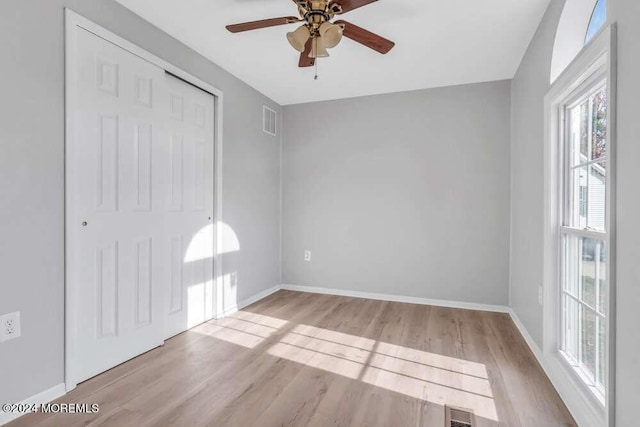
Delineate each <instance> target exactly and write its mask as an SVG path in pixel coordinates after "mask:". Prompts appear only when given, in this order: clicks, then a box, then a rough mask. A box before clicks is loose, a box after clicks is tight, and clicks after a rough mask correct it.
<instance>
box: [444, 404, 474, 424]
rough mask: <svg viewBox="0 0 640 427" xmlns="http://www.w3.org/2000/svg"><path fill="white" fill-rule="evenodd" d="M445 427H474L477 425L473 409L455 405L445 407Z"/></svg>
mask: <svg viewBox="0 0 640 427" xmlns="http://www.w3.org/2000/svg"><path fill="white" fill-rule="evenodd" d="M444 418H445V424H444V425H445V427H474V426H475V425H476V420H475V416H474V415H473V411H471V410H469V409H464V408H456V407H455V406H449V405H445V407H444Z"/></svg>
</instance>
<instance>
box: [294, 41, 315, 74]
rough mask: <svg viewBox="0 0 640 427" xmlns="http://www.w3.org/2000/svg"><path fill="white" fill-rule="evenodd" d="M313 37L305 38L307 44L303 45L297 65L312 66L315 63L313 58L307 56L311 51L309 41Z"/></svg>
mask: <svg viewBox="0 0 640 427" xmlns="http://www.w3.org/2000/svg"><path fill="white" fill-rule="evenodd" d="M312 41H313V37H312V38H310V39H309V40H307V44H305V45H304V52H302V53H301V54H300V61H298V67H313V66H314V65H315V64H316V60H315V58H309V54H310V53H311V43H312Z"/></svg>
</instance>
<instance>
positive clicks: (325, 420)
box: [10, 291, 576, 427]
mask: <svg viewBox="0 0 640 427" xmlns="http://www.w3.org/2000/svg"><path fill="white" fill-rule="evenodd" d="M57 402H65V403H89V404H92V403H98V404H100V411H99V412H98V413H97V414H64V415H51V414H29V415H26V416H23V417H22V418H20V419H18V420H16V421H14V422H13V423H12V424H10V425H11V426H69V427H72V426H81V425H94V426H98V425H100V426H172V425H175V426H191V425H194V426H239V427H245V426H303V425H310V426H330V425H337V426H434V427H440V426H443V425H444V406H443V405H444V404H447V403H448V404H452V405H455V406H462V407H466V408H470V409H473V410H474V412H475V413H476V416H477V425H478V426H481V427H485V426H535V427H539V426H545V427H551V426H569V425H570V426H574V425H576V424H575V422H574V420H573V419H572V418H571V415H570V414H569V412H568V411H567V409H566V407H565V406H564V404H563V403H562V401H561V400H560V398H559V397H558V395H557V393H556V392H555V390H554V389H553V387H552V385H551V384H550V382H549V380H548V379H547V378H546V376H545V375H544V373H543V371H542V369H541V368H540V366H539V365H538V364H537V362H536V360H535V359H534V356H533V355H532V353H531V352H530V351H529V349H528V347H527V345H526V343H525V342H524V340H523V338H522V337H521V336H520V334H519V333H518V331H517V330H516V327H515V325H514V324H513V323H512V321H511V319H510V318H509V316H508V315H506V314H500V313H488V312H481V311H473V310H459V309H450V308H442V307H432V306H422V305H413V304H404V303H394V302H384V301H373V300H367V299H358V298H348V297H338V296H329V295H316V294H310V293H300V292H290V291H280V292H277V293H276V294H273V295H271V296H269V297H268V298H266V299H264V300H262V301H260V302H258V303H256V304H254V305H252V306H250V307H248V308H246V309H244V310H242V311H240V312H238V313H236V314H234V315H232V316H230V317H228V318H225V319H221V320H216V321H211V322H208V323H205V324H203V325H200V326H198V327H196V328H194V329H192V330H190V331H188V332H185V333H183V334H180V335H178V336H176V337H175V338H172V339H170V340H168V341H167V342H166V344H165V345H164V346H163V347H161V348H158V349H155V350H152V351H150V352H148V353H145V354H143V355H141V356H139V357H137V358H135V359H133V360H131V361H129V362H127V363H124V364H122V365H120V366H117V367H116V368H114V369H112V370H110V371H108V372H105V373H103V374H102V375H99V376H97V377H95V378H92V379H90V380H88V381H86V382H84V383H82V384H80V385H79V386H78V387H77V388H76V389H75V390H73V391H72V392H71V393H69V394H67V395H66V396H64V397H62V398H60V399H58V400H57Z"/></svg>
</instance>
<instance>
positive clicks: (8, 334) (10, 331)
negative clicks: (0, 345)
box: [0, 311, 20, 342]
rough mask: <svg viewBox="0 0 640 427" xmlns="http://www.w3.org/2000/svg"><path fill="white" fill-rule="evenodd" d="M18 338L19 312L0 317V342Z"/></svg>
mask: <svg viewBox="0 0 640 427" xmlns="http://www.w3.org/2000/svg"><path fill="white" fill-rule="evenodd" d="M19 336H20V312H19V311H16V312H14V313H9V314H4V315H2V316H0V342H2V341H7V340H11V339H14V338H18V337H19Z"/></svg>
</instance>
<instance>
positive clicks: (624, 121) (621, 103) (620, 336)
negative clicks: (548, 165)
mask: <svg viewBox="0 0 640 427" xmlns="http://www.w3.org/2000/svg"><path fill="white" fill-rule="evenodd" d="M563 3H564V2H563V1H562V0H552V1H551V4H550V6H549V9H548V10H547V13H546V15H545V17H544V19H543V21H542V23H541V25H540V27H539V29H538V32H537V33H536V36H535V37H534V39H533V41H532V43H531V45H530V47H529V50H528V52H527V54H526V55H525V57H524V60H523V62H522V64H521V66H520V69H519V70H518V72H517V74H516V77H515V79H514V80H513V82H512V100H511V102H512V116H513V120H512V136H513V137H512V146H511V181H512V191H511V199H512V204H511V211H512V215H511V222H512V239H511V303H512V306H513V308H514V310H515V311H516V313H517V314H518V316H519V317H520V318H521V319H522V321H523V323H524V324H525V326H526V328H527V329H528V330H529V332H530V333H531V335H532V336H533V337H534V339H535V340H536V341H537V342H538V344H539V345H541V344H542V311H541V309H540V307H539V306H538V305H537V304H535V303H532V301H535V300H536V295H537V287H538V285H539V284H540V283H542V250H543V248H542V227H543V222H542V221H543V212H542V209H541V206H542V205H543V181H542V179H543V177H542V170H543V157H542V149H543V148H542V142H543V123H544V116H543V111H544V107H543V98H544V95H545V94H546V92H547V91H548V89H549V70H550V67H551V51H552V49H553V42H554V37H555V32H556V28H557V24H558V21H559V18H560V13H561V11H562V6H563ZM609 15H610V16H609V19H610V22H617V24H618V55H619V58H618V105H617V107H618V126H617V130H618V140H617V150H618V152H617V157H618V165H617V172H616V175H617V202H616V209H617V212H616V213H617V218H616V221H617V240H618V241H617V246H616V251H617V264H616V273H617V284H616V285H617V296H616V299H617V313H616V315H617V332H616V339H617V344H616V411H615V412H616V425H620V426H624V425H633V424H635V423H637V406H638V402H640V388H639V387H638V379H639V378H640V356H639V355H640V333H638V325H640V310H638V307H639V306H640V263H639V262H638V260H640V244H638V242H640V227H638V225H637V223H638V218H639V217H640V191H638V184H639V183H640V167H639V166H638V159H640V142H639V141H638V139H639V138H640V121H639V120H638V116H639V115H640V105H639V104H638V99H640V80H638V76H640V53H639V52H640V51H639V50H638V47H637V44H638V40H640V25H638V23H639V22H640V2H638V1H636V0H609Z"/></svg>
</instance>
